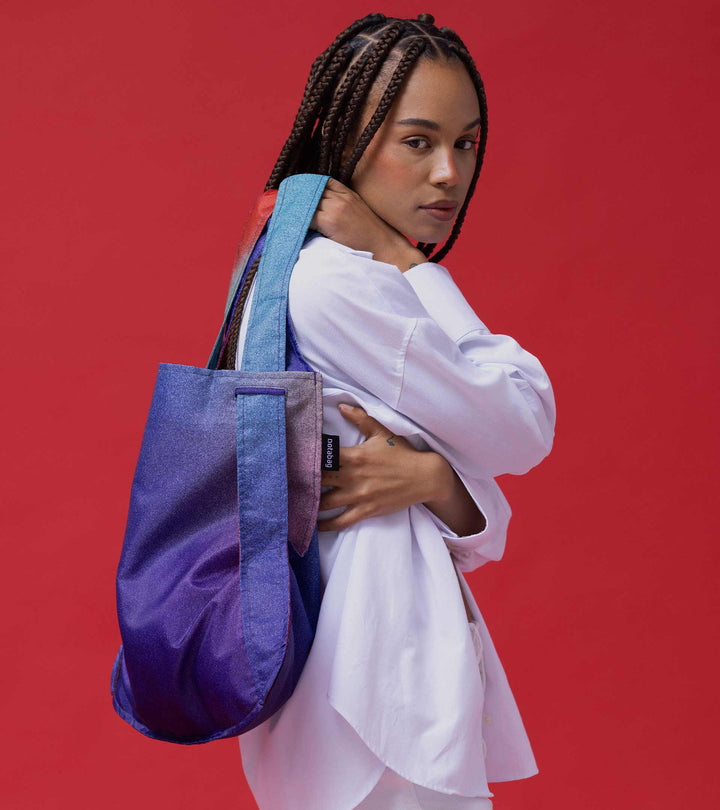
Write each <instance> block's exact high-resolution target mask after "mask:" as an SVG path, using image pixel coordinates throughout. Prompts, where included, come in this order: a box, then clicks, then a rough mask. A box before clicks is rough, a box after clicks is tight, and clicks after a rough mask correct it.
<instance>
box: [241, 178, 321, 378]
mask: <svg viewBox="0 0 720 810" xmlns="http://www.w3.org/2000/svg"><path fill="white" fill-rule="evenodd" d="M328 179H329V175H321V174H294V175H291V176H290V177H286V178H285V179H284V180H283V181H282V182H281V183H280V187H279V189H278V195H277V200H276V201H275V207H274V209H273V213H272V216H271V217H270V222H269V225H268V231H267V237H266V239H265V246H264V249H263V253H262V258H261V259H260V266H259V267H258V270H257V276H256V280H255V292H254V296H253V306H252V309H251V310H250V321H249V323H248V330H247V336H246V338H245V344H244V348H243V359H242V368H241V370H242V371H285V350H286V340H287V298H288V289H289V286H290V275H291V274H292V269H293V267H294V266H295V262H296V261H297V258H298V255H299V253H300V248H301V247H302V245H303V242H304V241H305V237H306V235H307V230H308V228H309V227H310V222H311V221H312V218H313V216H314V214H315V209H316V208H317V206H318V203H319V202H320V197H321V196H322V193H323V191H324V190H325V186H326V184H327V181H328Z"/></svg>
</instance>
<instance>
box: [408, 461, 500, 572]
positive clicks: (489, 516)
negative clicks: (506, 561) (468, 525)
mask: <svg viewBox="0 0 720 810" xmlns="http://www.w3.org/2000/svg"><path fill="white" fill-rule="evenodd" d="M458 475H459V476H460V480H461V481H462V482H463V484H464V485H465V488H466V489H467V491H468V492H469V493H470V495H471V497H472V499H473V501H475V505H476V506H477V508H478V509H479V510H480V512H482V514H483V516H484V517H485V527H484V528H483V530H482V531H480V532H476V533H475V534H467V535H458V534H457V533H456V532H454V531H453V530H452V529H451V528H450V527H449V526H448V525H447V523H445V521H443V520H441V519H440V518H439V517H438V516H437V515H436V514H434V513H433V512H431V511H430V510H429V509H428V508H427V507H426V506H425V505H424V504H417V506H418V507H419V508H422V509H425V510H426V511H427V513H428V514H429V516H430V518H431V519H432V521H433V522H434V523H435V525H436V527H437V528H438V530H439V532H440V534H441V535H442V537H443V540H444V541H445V545H446V546H447V548H448V551H449V552H450V554H451V556H452V557H453V559H454V560H455V562H456V564H457V567H458V568H459V569H460V571H463V572H465V573H469V572H470V571H474V570H475V569H476V568H479V567H480V566H481V565H484V564H485V563H487V562H490V561H497V560H500V559H501V558H502V555H503V553H504V552H505V542H506V539H507V530H508V525H509V523H510V518H511V516H512V510H511V509H510V504H509V503H508V502H507V499H506V498H505V496H504V495H503V493H502V490H501V489H500V487H499V486H498V484H497V482H496V481H495V480H494V479H493V478H489V479H482V478H470V477H469V476H466V475H462V474H461V473H458Z"/></svg>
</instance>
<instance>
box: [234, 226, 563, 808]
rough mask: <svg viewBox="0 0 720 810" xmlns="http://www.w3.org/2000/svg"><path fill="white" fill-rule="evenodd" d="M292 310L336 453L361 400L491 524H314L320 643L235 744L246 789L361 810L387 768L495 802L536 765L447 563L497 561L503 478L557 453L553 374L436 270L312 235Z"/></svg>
mask: <svg viewBox="0 0 720 810" xmlns="http://www.w3.org/2000/svg"><path fill="white" fill-rule="evenodd" d="M253 292H254V289H251V291H250V295H249V296H248V302H247V304H246V307H245V312H244V314H243V320H242V324H241V329H240V335H239V340H238V355H237V359H236V368H239V367H240V362H241V359H242V349H243V344H244V339H245V332H246V329H247V323H248V313H249V311H250V308H251V306H252V298H253ZM288 310H289V315H290V319H291V321H292V324H293V329H294V332H295V337H296V339H297V343H298V347H299V349H300V352H301V353H302V355H303V357H304V358H305V360H306V361H307V362H308V363H309V364H310V365H311V366H312V367H313V368H314V369H315V370H316V371H319V372H321V373H322V380H323V432H324V433H330V434H335V435H339V436H340V445H341V446H348V445H355V444H359V443H360V442H362V441H364V438H365V437H364V436H363V434H362V433H361V432H360V431H359V430H358V429H357V428H355V427H354V426H353V425H352V424H351V423H350V422H348V421H347V420H346V419H344V418H343V416H342V415H341V414H340V412H339V411H338V409H337V405H338V403H340V402H349V403H351V404H357V405H360V406H361V407H362V408H364V409H365V410H366V411H367V412H368V413H369V414H370V416H372V417H374V418H375V419H377V420H378V421H379V422H381V423H382V424H383V425H385V427H387V428H388V429H390V430H391V431H392V432H393V433H395V434H397V435H400V436H404V437H406V438H407V440H408V441H409V442H411V443H412V445H413V446H414V447H416V448H418V449H423V450H428V449H432V450H435V451H437V452H439V453H440V454H441V455H442V456H443V457H444V458H446V459H447V460H448V462H449V463H450V464H451V465H452V466H453V467H454V469H455V470H456V472H457V473H458V475H459V476H460V478H461V480H462V481H463V483H464V484H465V486H466V487H467V489H468V491H469V492H470V494H471V495H472V497H473V499H474V501H475V503H476V504H477V506H478V508H479V509H480V510H481V511H482V513H483V514H484V516H485V520H486V526H485V528H484V529H483V531H481V532H479V533H477V534H474V535H469V536H464V537H459V536H458V535H457V534H456V533H455V532H453V531H452V530H451V529H450V528H449V527H448V526H447V525H446V524H445V523H444V522H443V521H441V520H440V519H439V518H437V517H436V516H435V515H433V514H432V512H430V510H429V509H427V508H426V507H425V506H423V505H422V504H415V505H413V506H410V507H409V508H407V509H404V510H402V511H399V512H395V513H393V514H389V515H384V516H381V517H375V518H368V519H366V520H362V521H360V522H358V523H356V524H355V525H353V526H351V527H349V528H347V529H343V530H341V531H330V532H320V533H319V546H320V564H321V578H322V588H323V599H322V604H321V608H320V616H319V620H318V626H317V632H316V635H315V640H314V642H313V646H312V648H311V651H310V655H309V657H308V660H307V663H306V665H305V668H304V669H303V672H302V675H301V678H300V680H299V682H298V684H297V687H296V689H295V691H294V693H293V695H292V696H291V698H290V699H289V700H288V701H287V703H286V704H285V705H284V706H283V707H282V708H281V709H280V710H279V711H278V712H276V714H275V715H273V716H272V717H271V718H269V719H268V720H267V721H265V722H264V723H262V724H261V725H260V726H258V727H257V728H255V729H253V730H252V731H249V732H246V733H244V734H242V735H240V737H239V742H240V748H241V753H242V762H243V768H244V771H245V775H246V778H247V780H248V784H249V785H250V787H251V789H252V791H253V794H254V795H255V798H256V800H257V801H258V804H259V806H260V808H261V810H351V808H354V807H355V806H356V805H357V804H358V803H359V802H360V801H361V800H362V799H363V798H364V797H365V796H366V795H367V794H368V793H369V792H370V791H371V790H372V788H373V787H374V785H375V784H376V782H377V780H378V779H379V777H380V774H381V773H382V772H383V770H384V768H385V766H386V765H387V766H389V767H390V768H392V769H393V770H394V771H396V772H397V773H399V774H400V775H401V776H404V777H405V778H406V779H409V780H410V781H412V782H414V783H416V784H418V785H423V786H424V787H427V788H429V789H431V790H436V791H439V792H442V793H447V794H460V795H463V796H479V797H485V798H490V797H492V796H493V794H492V793H491V792H490V790H489V787H488V782H489V781H490V782H498V781H508V780H513V779H522V778H525V777H528V776H532V775H533V774H535V773H537V772H538V769H537V765H536V763H535V759H534V756H533V753H532V749H531V747H530V743H529V740H528V738H527V735H526V732H525V728H524V726H523V723H522V720H521V717H520V713H519V711H518V708H517V705H516V703H515V700H514V697H513V694H512V692H511V689H510V686H509V684H508V682H507V678H506V676H505V672H504V670H503V667H502V665H501V663H500V659H499V658H498V655H497V653H496V651H495V648H494V645H493V643H492V640H491V638H490V635H489V633H488V631H487V627H486V625H485V622H484V620H483V619H482V616H481V614H480V611H479V609H478V607H477V604H476V603H475V600H474V598H473V596H472V592H471V591H470V589H469V587H468V586H467V583H466V582H465V580H464V577H462V576H460V578H459V579H460V582H461V587H462V590H463V592H464V594H465V597H466V599H467V602H468V604H469V605H470V607H471V612H472V614H473V618H474V619H475V620H476V621H477V623H478V627H479V630H480V636H481V641H482V659H483V663H484V671H485V685H484V686H483V683H482V676H481V672H480V669H479V667H478V661H477V658H476V652H475V649H474V646H473V642H472V637H471V633H470V632H469V625H468V621H467V617H466V615H465V608H464V605H463V600H462V596H461V593H460V589H459V588H458V577H457V576H456V572H455V570H453V565H454V566H455V567H456V568H457V569H458V570H459V571H472V570H474V569H475V568H477V567H478V566H480V565H482V564H483V563H485V562H487V561H488V560H498V559H500V557H501V556H502V554H503V550H504V547H505V538H506V531H507V526H508V521H509V519H510V515H511V511H510V507H509V505H508V503H507V501H506V499H505V498H504V496H503V494H502V492H501V491H500V488H499V487H498V485H497V483H496V482H495V481H494V476H497V475H500V474H503V473H515V474H522V473H525V472H527V471H528V470H529V469H530V468H531V467H533V466H534V465H536V464H537V463H539V462H540V461H541V460H542V459H543V458H544V457H545V456H546V455H547V454H548V453H549V452H550V448H551V446H552V441H553V437H554V428H555V402H554V397H553V391H552V387H551V384H550V381H549V379H548V377H547V375H546V373H545V371H544V369H543V367H542V366H541V364H540V362H539V361H538V360H537V358H536V357H534V356H533V355H532V354H530V353H529V352H527V351H525V350H524V349H522V348H521V347H520V346H519V344H518V343H517V342H516V341H515V340H514V339H513V338H511V337H509V336H507V335H496V334H491V333H490V332H489V330H488V329H487V327H486V326H485V325H484V324H483V323H482V321H480V319H479V318H478V317H477V315H476V314H475V312H474V311H473V310H472V308H471V307H470V305H469V304H468V303H467V301H466V300H465V298H464V297H463V295H462V293H461V292H460V290H459V289H458V287H457V286H456V285H455V283H454V282H453V280H452V278H451V276H450V274H449V273H448V271H447V269H446V268H444V267H443V266H441V265H439V264H435V263H431V262H425V263H423V264H420V265H418V266H416V267H414V268H411V269H410V270H408V271H406V272H405V273H402V272H400V270H399V269H398V268H397V267H396V266H394V265H391V264H386V263H384V262H379V261H376V260H375V259H373V254H372V253H369V252H367V251H359V250H353V249H351V248H349V247H347V246H345V245H342V244H340V243H338V242H335V241H333V240H330V239H327V238H326V237H324V236H322V235H321V234H319V233H317V232H315V231H310V232H309V234H308V237H307V238H306V240H305V243H304V245H303V247H302V249H301V251H300V255H299V257H298V261H297V263H296V264H295V267H294V269H293V273H292V276H291V279H290V289H289V295H288ZM340 457H341V461H342V451H341V453H340ZM341 511H342V509H341V508H339V509H333V510H327V511H325V512H321V513H320V516H321V517H323V518H325V517H331V516H333V515H336V514H339V513H340V512H341Z"/></svg>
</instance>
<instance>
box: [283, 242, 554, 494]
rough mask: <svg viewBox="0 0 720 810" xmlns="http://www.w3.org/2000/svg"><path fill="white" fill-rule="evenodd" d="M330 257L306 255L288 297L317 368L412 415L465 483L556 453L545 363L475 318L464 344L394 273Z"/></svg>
mask: <svg viewBox="0 0 720 810" xmlns="http://www.w3.org/2000/svg"><path fill="white" fill-rule="evenodd" d="M320 253H321V252H320V251H316V252H315V253H314V254H312V253H308V254H306V256H305V258H304V259H303V255H302V254H301V258H300V259H299V260H298V262H297V263H296V265H295V268H294V270H293V273H292V276H291V279H290V295H289V299H288V300H289V308H290V317H291V320H292V322H293V327H294V329H295V331H296V335H297V336H298V338H299V341H300V347H301V350H302V351H303V353H304V354H305V353H306V349H307V350H308V352H309V356H307V357H306V359H307V360H308V362H309V363H310V364H311V365H315V362H316V363H318V364H319V366H322V367H326V368H330V369H331V370H332V373H333V375H334V376H336V377H337V378H338V379H344V380H346V381H347V382H348V384H349V385H352V384H353V383H355V384H357V385H359V386H360V387H362V388H364V389H365V390H367V391H369V392H370V393H372V394H374V395H375V396H377V397H378V398H379V399H381V400H382V401H383V402H385V403H386V404H387V405H389V406H390V407H391V408H393V409H394V410H396V411H398V412H399V413H402V414H403V415H404V416H405V417H406V418H407V419H408V420H409V421H410V422H412V423H414V424H415V425H417V427H418V430H419V431H420V432H422V433H423V434H424V435H425V436H427V438H428V443H429V444H430V446H431V447H432V448H433V449H435V450H437V451H438V452H440V453H441V455H443V456H444V457H445V458H446V459H447V460H448V462H449V463H450V464H452V466H453V467H454V468H455V469H456V471H457V472H458V474H460V475H465V476H469V477H476V478H484V479H488V478H494V477H495V476H497V475H502V474H505V473H512V474H516V475H520V474H522V473H525V472H527V471H528V470H529V469H531V468H532V467H533V466H535V465H536V464H538V463H539V462H540V461H541V460H542V459H543V458H544V457H545V456H546V455H547V454H548V453H549V452H550V449H551V446H552V440H553V435H554V423H555V406H554V399H553V393H552V388H551V385H550V381H549V379H548V377H547V375H546V373H545V371H544V369H543V367H542V366H541V364H540V362H539V361H538V360H537V358H536V357H534V356H533V355H532V354H530V353H529V352H527V351H525V350H524V349H522V348H521V347H520V346H519V344H518V343H517V341H515V340H514V339H513V338H511V337H509V336H507V335H493V334H490V333H489V332H488V331H487V330H486V328H484V326H483V325H481V324H480V325H479V324H478V321H479V319H477V316H474V317H475V321H473V320H472V319H471V318H470V314H469V313H467V312H466V313H465V315H464V316H463V322H465V319H466V320H467V323H468V324H471V328H470V329H469V330H468V331H467V332H466V334H465V335H460V336H459V342H457V343H456V342H455V340H454V339H453V338H452V337H451V336H450V334H448V333H447V332H446V331H444V329H443V328H442V327H441V326H440V324H439V323H437V322H436V321H435V320H434V319H433V317H432V316H431V314H430V312H428V310H427V309H426V308H425V306H423V303H422V301H421V300H420V298H419V297H418V295H417V294H416V292H415V290H414V289H413V287H412V285H411V284H410V282H409V280H406V279H405V278H404V277H403V274H402V273H401V272H400V271H399V270H398V268H397V267H395V266H394V265H389V264H385V263H383V262H377V261H375V260H373V259H368V258H366V257H364V256H359V255H357V254H353V253H344V252H343V253H340V252H338V253H333V254H332V260H326V261H323V260H322V257H321V255H320ZM413 269H416V268H413ZM408 272H410V271H408ZM416 275H419V273H418V274H416ZM440 275H442V274H440ZM426 289H427V295H429V296H430V297H431V298H432V297H433V295H434V293H433V291H432V288H431V285H426ZM458 292H459V291H458ZM437 295H438V296H442V295H444V293H443V291H442V289H441V288H438V289H437ZM463 300H464V299H463ZM466 306H467V307H468V309H470V311H472V310H471V308H469V306H468V305H467V303H466ZM458 322H460V321H458ZM462 328H463V329H464V326H463V327H462ZM314 361H315V362H314Z"/></svg>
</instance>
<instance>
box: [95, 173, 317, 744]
mask: <svg viewBox="0 0 720 810" xmlns="http://www.w3.org/2000/svg"><path fill="white" fill-rule="evenodd" d="M327 179H328V178H327V176H326V175H316V174H299V175H293V176H291V177H288V178H286V179H285V180H284V181H283V182H282V183H281V184H280V187H279V189H278V193H277V199H276V201H275V204H274V208H273V211H272V215H271V216H270V219H269V221H268V223H267V225H266V227H265V228H264V229H263V231H262V234H261V235H260V237H259V238H258V240H257V242H256V244H255V246H254V249H253V251H252V254H251V256H250V258H249V259H248V262H247V267H249V266H251V264H252V262H253V261H254V259H255V257H256V256H257V255H259V254H260V252H261V251H262V258H261V261H260V265H259V267H258V271H257V278H256V281H255V285H256V287H255V293H254V303H253V307H252V310H251V312H250V321H249V324H248V331H247V337H246V341H245V345H244V349H243V362H242V368H241V369H240V370H232V369H218V368H216V367H214V366H216V364H217V360H218V354H219V350H220V343H221V339H222V336H223V329H221V331H220V334H219V336H218V339H217V341H216V343H215V347H214V349H213V353H212V355H211V358H210V361H209V363H208V367H207V368H196V367H193V366H183V365H173V364H168V363H161V364H160V366H159V369H158V374H157V379H156V383H155V389H154V392H153V397H152V402H151V405H150V411H149V414H148V418H147V423H146V426H145V432H144V435H143V440H142V445H141V448H140V454H139V458H138V462H137V467H136V470H135V476H134V478H133V484H132V489H131V494H130V506H129V511H128V520H127V527H126V531H125V538H124V541H123V547H122V553H121V557H120V562H119V565H118V571H117V581H116V586H117V588H116V595H117V611H118V621H119V625H120V635H121V638H122V646H121V647H120V651H119V652H118V655H117V657H116V659H115V664H114V666H113V671H112V679H111V693H112V699H113V706H114V708H115V710H116V711H117V713H118V714H119V715H120V716H121V717H122V718H123V719H124V720H126V721H127V722H128V723H130V725H131V726H133V727H134V728H135V729H137V730H138V731H140V732H141V733H142V734H145V735H146V736H148V737H151V738H153V739H158V740H165V741H169V742H176V743H186V744H187V743H204V742H210V741H211V740H217V739H222V738H224V737H230V736H234V735H238V734H242V733H243V732H244V731H249V730H250V729H252V728H254V727H255V726H257V725H258V724H260V723H262V722H263V721H264V720H266V719H267V718H268V717H270V716H271V715H272V714H273V713H274V712H275V711H277V710H278V709H279V708H280V707H281V706H282V705H283V703H285V701H286V700H287V699H288V698H289V697H290V695H291V694H292V692H293V690H294V688H295V685H296V684H297V681H298V679H299V677H300V674H301V672H302V669H303V666H304V664H305V661H306V659H307V656H308V653H309V651H310V647H311V645H312V641H313V638H314V635H315V628H316V626H317V619H318V614H319V611H320V601H321V584H320V566H319V551H318V537H317V513H318V505H319V499H320V474H321V441H322V380H321V375H320V374H319V373H318V372H316V371H314V370H313V369H312V368H311V367H310V366H309V365H308V364H307V363H306V362H305V361H304V359H303V358H302V357H301V355H300V352H299V351H298V348H297V345H296V342H295V339H294V336H293V334H292V329H291V325H290V322H289V320H288V317H287V294H288V285H289V280H290V274H291V273H292V268H293V266H294V264H295V261H296V260H297V256H298V253H299V251H300V248H301V246H302V244H303V241H304V239H305V237H306V235H307V230H308V227H309V224H310V221H311V219H312V216H313V214H314V212H315V209H316V207H317V205H318V202H319V200H320V197H321V195H322V192H323V190H324V188H325V185H326V183H327ZM247 267H246V270H245V272H246V273H247ZM236 272H237V270H236ZM243 278H244V276H243ZM241 283H242V279H241V280H240V281H239V282H238V285H237V287H238V288H239V286H240V284H241ZM236 291H237V290H236ZM227 317H228V310H227V309H226V319H227ZM226 323H227V320H226Z"/></svg>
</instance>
